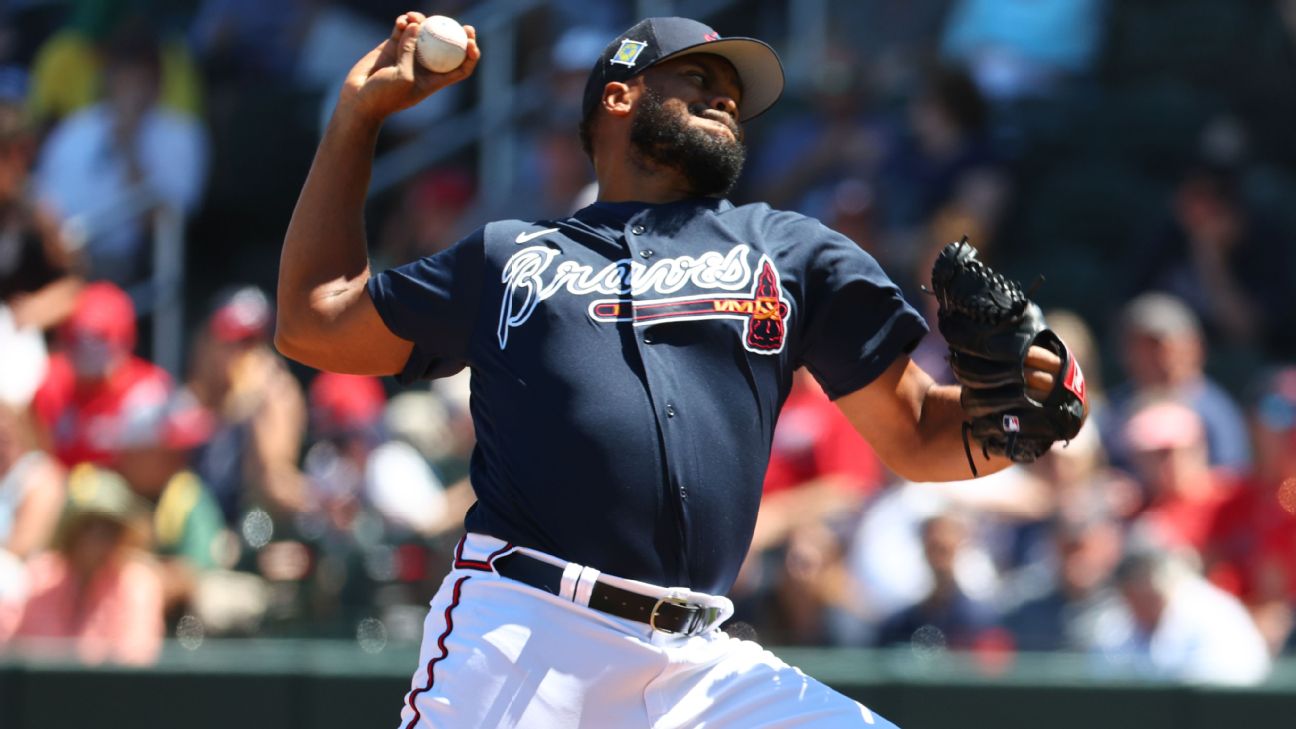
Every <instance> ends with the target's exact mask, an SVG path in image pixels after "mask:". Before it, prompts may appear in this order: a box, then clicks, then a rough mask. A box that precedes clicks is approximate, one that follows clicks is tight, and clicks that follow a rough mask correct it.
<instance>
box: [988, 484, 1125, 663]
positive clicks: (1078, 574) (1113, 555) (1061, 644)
mask: <svg viewBox="0 0 1296 729" xmlns="http://www.w3.org/2000/svg"><path fill="white" fill-rule="evenodd" d="M1051 536H1052V538H1053V548H1054V554H1053V559H1052V564H1051V565H1050V570H1049V572H1050V577H1051V578H1052V579H1051V580H1050V582H1051V584H1049V585H1048V587H1047V588H1046V591H1044V592H1043V593H1042V594H1039V595H1035V596H1032V597H1030V598H1028V599H1027V600H1026V601H1025V602H1023V603H1021V604H1020V605H1018V606H1016V607H1015V608H1013V609H1012V610H1011V611H1010V612H1009V613H1008V614H1007V615H1006V616H1005V617H1004V620H1003V623H1004V626H1005V627H1006V628H1007V629H1008V630H1009V632H1011V633H1012V636H1013V642H1014V643H1015V645H1016V647H1017V649H1018V650H1023V651H1057V650H1066V651H1081V650H1084V649H1085V648H1087V647H1088V646H1089V645H1092V644H1093V641H1094V639H1095V638H1094V636H1095V631H1096V630H1097V617H1098V615H1099V614H1100V612H1101V610H1102V609H1104V608H1105V607H1106V606H1107V604H1108V603H1109V602H1110V601H1111V600H1113V599H1114V597H1115V594H1114V592H1113V591H1112V589H1111V584H1110V579H1111V576H1112V573H1113V572H1114V571H1115V568H1116V563H1117V562H1119V561H1120V556H1121V531H1120V527H1119V525H1118V524H1117V523H1116V522H1115V521H1114V520H1112V519H1111V518H1110V517H1109V516H1107V515H1106V514H1105V513H1103V512H1102V510H1101V508H1091V509H1090V510H1089V512H1088V513H1075V512H1074V511H1066V510H1064V511H1062V512H1060V513H1059V514H1058V516H1057V517H1056V519H1055V520H1054V522H1053V528H1052V533H1051Z"/></svg>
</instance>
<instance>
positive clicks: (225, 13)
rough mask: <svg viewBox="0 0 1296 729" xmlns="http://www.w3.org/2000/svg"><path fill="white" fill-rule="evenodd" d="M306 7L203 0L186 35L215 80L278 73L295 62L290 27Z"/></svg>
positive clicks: (291, 1) (293, 2)
mask: <svg viewBox="0 0 1296 729" xmlns="http://www.w3.org/2000/svg"><path fill="white" fill-rule="evenodd" d="M306 5H308V3H307V2H306V0H279V2H264V1H263V0H202V3H201V4H200V5H199V6H198V9H197V11H195V13H194V18H193V22H192V24H191V26H190V29H189V36H190V38H192V39H193V45H194V50H195V51H196V52H197V54H198V55H199V56H201V57H202V58H203V61H204V66H205V67H206V69H207V71H208V73H209V74H211V75H214V76H216V77H218V78H222V79H224V78H240V79H244V78H255V77H256V76H257V75H258V74H271V73H274V74H279V73H283V72H284V70H285V69H290V68H292V67H293V65H294V64H295V63H296V53H297V42H298V41H300V34H299V33H298V32H297V30H296V27H295V26H296V24H297V22H298V21H299V20H300V19H301V17H302V16H303V15H304V12H305V9H306V7H305V6H306ZM267 38H274V39H275V41H274V42H273V43H267V42H266V39H267Z"/></svg>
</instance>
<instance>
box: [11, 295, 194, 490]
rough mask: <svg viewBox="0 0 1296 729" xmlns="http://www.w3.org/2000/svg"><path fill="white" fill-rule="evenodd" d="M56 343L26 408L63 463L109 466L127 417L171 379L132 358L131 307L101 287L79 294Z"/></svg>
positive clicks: (164, 390)
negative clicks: (46, 435) (31, 413)
mask: <svg viewBox="0 0 1296 729" xmlns="http://www.w3.org/2000/svg"><path fill="white" fill-rule="evenodd" d="M58 341H59V345H60V351H59V352H58V353H56V354H55V355H54V356H52V357H51V358H50V366H49V373H48V374H47V375H46V377H45V381H44V382H43V383H42V384H41V387H40V389H39V390H38V391H37V392H36V397H35V398H34V399H33V401H32V408H33V410H34V411H35V412H36V415H37V417H38V419H39V421H40V423H41V425H42V426H44V428H45V429H46V432H47V433H48V437H49V438H50V440H51V441H52V445H53V448H52V449H53V451H54V454H55V455H57V456H58V458H59V460H60V461H62V462H63V463H64V464H65V465H68V466H74V465H76V464H78V463H82V462H87V461H88V462H91V463H97V464H110V463H111V462H112V459H113V458H114V456H115V454H116V452H117V451H118V449H119V447H120V446H119V440H120V435H121V432H122V428H123V427H124V426H125V424H126V422H127V419H128V418H129V417H130V416H131V415H132V414H133V413H135V412H138V411H139V410H141V409H144V408H150V407H158V406H160V405H161V404H162V403H163V402H165V401H166V399H167V397H168V394H169V393H170V391H171V388H172V384H171V378H170V376H169V375H167V373H166V372H165V371H164V370H162V369H161V368H160V367H158V366H157V365H154V364H152V363H151V362H149V361H148V360H145V359H143V358H141V357H137V356H135V355H134V354H133V353H132V351H133V350H134V348H135V307H134V305H133V304H132V303H131V300H130V297H129V296H127V295H126V292H125V291H122V290H121V289H120V288H118V287H116V286H114V285H113V284H110V283H107V282H102V281H101V282H97V283H92V284H89V285H87V286H86V287H85V288H83V289H82V290H81V293H80V294H79V295H78V296H77V302H76V309H75V310H74V311H73V312H72V315H71V316H70V317H68V319H67V321H65V322H63V324H62V326H60V327H59V331H58Z"/></svg>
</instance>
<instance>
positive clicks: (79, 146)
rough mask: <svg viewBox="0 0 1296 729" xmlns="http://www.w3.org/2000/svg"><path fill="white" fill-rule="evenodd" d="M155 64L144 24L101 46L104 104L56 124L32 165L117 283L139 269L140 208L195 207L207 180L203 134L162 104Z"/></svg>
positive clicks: (99, 270)
mask: <svg viewBox="0 0 1296 729" xmlns="http://www.w3.org/2000/svg"><path fill="white" fill-rule="evenodd" d="M161 64H162V60H161V51H160V49H159V47H158V41H157V39H156V38H155V37H154V36H152V35H151V34H150V32H149V31H148V29H147V28H142V27H135V26H127V27H124V28H123V29H122V31H121V32H120V33H119V34H118V35H116V36H114V38H113V39H112V40H111V41H110V42H109V43H108V45H107V47H106V48H105V49H104V90H103V91H104V93H103V98H102V100H101V101H100V102H99V103H97V104H95V105H93V106H91V107H88V108H86V109H84V110H82V111H79V112H77V113H76V114H74V115H72V116H69V117H68V118H67V119H65V120H64V121H62V122H61V123H60V124H59V125H58V126H57V127H55V128H54V130H53V131H52V132H51V133H50V135H49V138H48V139H47V140H46V142H45V147H44V149H43V150H42V153H41V158H40V162H39V164H38V165H37V169H36V193H37V197H38V198H39V199H40V200H41V201H42V202H44V203H46V204H48V205H50V206H51V207H52V208H53V209H54V210H55V211H56V212H57V213H58V214H59V215H61V216H63V217H65V218H70V219H75V220H76V221H77V222H78V224H79V225H80V227H81V228H83V229H84V232H85V234H86V236H87V240H86V243H85V245H86V249H85V253H86V257H87V263H88V268H89V271H90V273H91V274H92V275H93V276H94V277H96V278H107V279H110V280H112V281H115V282H117V283H120V284H126V283H131V282H134V281H137V280H139V279H140V278H141V277H142V276H141V274H142V272H143V271H144V270H145V263H146V256H145V242H146V240H147V236H148V231H147V224H146V221H147V217H146V216H142V215H140V214H139V212H143V211H151V210H154V209H155V208H156V207H159V206H164V207H167V208H170V209H171V210H173V211H175V212H177V213H180V214H183V215H187V214H189V213H192V212H193V211H194V210H195V209H196V208H197V206H198V203H199V201H200V198H201V195H202V191H203V185H204V182H205V179H206V176H207V155H208V150H207V146H208V142H207V136H206V132H205V131H204V130H203V128H202V126H201V125H200V124H199V123H198V122H197V121H196V120H195V119H194V118H193V117H191V116H188V115H185V114H182V113H179V112H176V111H173V110H170V109H167V108H164V107H163V106H161V105H160V103H159V92H160V83H161V80H162V78H161V73H162V71H161V68H162V66H161ZM137 211H139V212H137Z"/></svg>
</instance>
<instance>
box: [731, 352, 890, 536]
mask: <svg viewBox="0 0 1296 729" xmlns="http://www.w3.org/2000/svg"><path fill="white" fill-rule="evenodd" d="M882 482H883V468H882V463H881V461H879V460H878V457H877V455H876V454H875V453H874V452H873V449H872V448H870V447H869V445H868V443H866V442H864V441H863V440H862V439H861V438H860V437H859V434H858V433H857V432H856V431H855V429H854V427H852V426H851V424H850V422H849V421H848V420H846V416H844V415H842V413H841V411H840V410H838V409H837V407H836V406H835V405H833V403H832V401H831V400H829V399H828V396H827V395H825V394H824V391H823V390H822V389H821V388H820V387H819V384H818V383H817V382H815V379H814V377H812V376H811V375H810V373H809V372H808V371H806V370H805V369H800V370H797V372H796V375H795V377H794V379H793V384H792V390H791V392H790V393H788V398H787V402H785V403H784V404H783V410H782V412H780V413H779V419H778V424H777V425H775V426H774V441H773V444H772V446H771V448H770V460H769V466H768V468H766V470H765V485H764V494H763V496H762V498H761V510H760V515H759V517H758V519H757V524H756V534H755V536H754V537H753V538H752V549H764V548H767V547H769V546H772V545H773V544H775V543H778V542H781V541H782V540H783V539H784V538H785V537H786V535H787V532H788V531H789V530H790V529H792V528H794V527H795V526H796V525H797V524H800V523H805V522H808V521H814V520H817V519H819V518H820V517H822V516H825V515H827V514H830V513H833V512H838V511H840V510H842V509H844V508H849V507H851V506H854V505H858V504H859V503H860V502H861V501H863V500H864V498H865V497H867V496H868V495H869V494H871V493H873V490H874V489H876V488H877V487H878V486H879V485H880V484H881V483H882Z"/></svg>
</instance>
